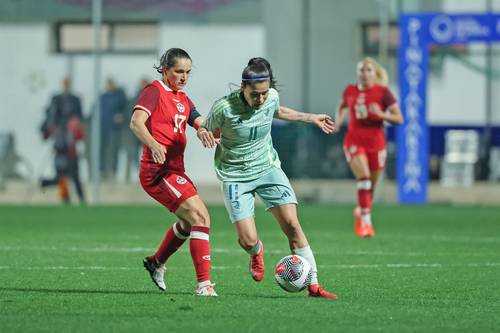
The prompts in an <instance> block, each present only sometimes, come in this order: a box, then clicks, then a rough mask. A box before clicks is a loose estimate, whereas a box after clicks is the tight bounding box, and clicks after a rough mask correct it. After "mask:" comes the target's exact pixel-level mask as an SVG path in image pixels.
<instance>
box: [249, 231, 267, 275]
mask: <svg viewBox="0 0 500 333" xmlns="http://www.w3.org/2000/svg"><path fill="white" fill-rule="evenodd" d="M259 244H260V251H259V253H258V254H256V255H253V256H250V264H249V267H248V271H249V272H250V275H251V276H252V279H254V280H255V281H257V282H259V281H262V279H263V278H264V272H265V270H266V268H265V266H264V245H262V242H261V241H260V240H259Z"/></svg>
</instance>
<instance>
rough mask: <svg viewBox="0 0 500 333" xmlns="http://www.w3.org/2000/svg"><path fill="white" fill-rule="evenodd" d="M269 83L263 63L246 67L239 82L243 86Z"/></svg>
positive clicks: (269, 79)
mask: <svg viewBox="0 0 500 333" xmlns="http://www.w3.org/2000/svg"><path fill="white" fill-rule="evenodd" d="M263 81H271V78H270V76H269V70H268V69H267V67H266V66H265V65H264V64H263V63H253V64H251V65H248V66H247V67H245V69H244V70H243V73H241V82H242V85H243V86H246V85H248V84H251V83H254V82H263Z"/></svg>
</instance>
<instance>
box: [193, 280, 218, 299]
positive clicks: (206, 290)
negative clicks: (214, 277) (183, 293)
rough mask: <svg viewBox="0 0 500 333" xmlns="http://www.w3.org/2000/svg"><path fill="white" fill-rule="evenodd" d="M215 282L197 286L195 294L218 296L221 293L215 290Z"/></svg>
mask: <svg viewBox="0 0 500 333" xmlns="http://www.w3.org/2000/svg"><path fill="white" fill-rule="evenodd" d="M214 287H215V283H210V284H207V285H205V286H203V287H197V288H196V289H195V291H194V294H195V295H196V296H214V297H217V296H219V295H217V293H216V292H215V289H214Z"/></svg>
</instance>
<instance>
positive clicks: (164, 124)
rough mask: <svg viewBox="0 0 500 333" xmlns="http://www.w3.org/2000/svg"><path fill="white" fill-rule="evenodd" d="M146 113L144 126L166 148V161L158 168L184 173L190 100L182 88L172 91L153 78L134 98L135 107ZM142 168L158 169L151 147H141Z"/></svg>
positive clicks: (190, 109) (192, 107)
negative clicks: (147, 116)
mask: <svg viewBox="0 0 500 333" xmlns="http://www.w3.org/2000/svg"><path fill="white" fill-rule="evenodd" d="M135 109H140V110H143V111H145V112H147V113H148V114H149V118H148V120H147V121H146V127H147V129H148V130H149V132H150V133H151V135H152V136H153V138H154V139H155V140H156V141H158V142H159V143H160V144H162V145H164V146H165V147H166V148H167V155H166V161H165V163H164V164H163V165H162V166H161V168H160V169H162V170H163V171H168V170H170V171H178V172H184V150H185V149H186V143H187V141H186V123H187V122H188V120H189V116H190V114H191V111H193V110H195V107H194V104H193V102H191V100H190V99H189V97H187V95H186V94H185V93H184V92H182V91H173V90H172V89H170V88H169V87H168V86H167V85H165V83H163V81H161V80H156V81H153V82H152V83H150V84H148V85H147V86H146V87H145V88H144V90H143V91H142V93H141V95H140V96H139V98H138V99H137V103H136V105H135V107H134V110H135ZM141 164H142V166H143V167H148V166H152V167H153V168H155V169H158V165H157V164H156V163H155V162H154V159H153V156H152V154H151V150H150V149H149V147H147V146H146V145H143V147H142V160H141Z"/></svg>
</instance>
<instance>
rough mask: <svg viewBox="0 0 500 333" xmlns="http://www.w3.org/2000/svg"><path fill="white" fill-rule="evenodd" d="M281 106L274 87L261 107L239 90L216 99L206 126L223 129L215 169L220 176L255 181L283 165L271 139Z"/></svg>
mask: <svg viewBox="0 0 500 333" xmlns="http://www.w3.org/2000/svg"><path fill="white" fill-rule="evenodd" d="M279 107H280V102H279V95H278V92H277V91H276V90H275V89H273V88H271V89H269V95H268V97H267V99H266V101H265V102H264V105H263V106H262V107H261V108H260V109H258V110H255V109H252V108H250V107H249V106H248V105H247V104H246V103H245V102H244V100H243V97H242V96H240V92H239V91H235V92H233V93H231V94H230V95H228V96H225V97H223V98H221V99H219V100H217V101H216V102H215V103H214V105H213V106H212V109H211V110H210V113H209V114H208V116H207V118H206V119H205V121H204V123H203V125H202V126H203V127H205V128H206V129H208V130H209V131H215V130H216V129H217V128H219V129H220V130H221V138H220V143H219V144H218V145H217V149H216V150H215V172H216V174H217V177H218V178H219V179H220V180H222V181H251V180H255V179H257V178H259V177H261V176H263V175H265V174H266V173H268V172H269V171H271V169H272V168H273V167H278V168H280V167H281V162H280V160H279V157H278V153H276V150H274V147H273V141H272V139H271V124H272V121H273V118H274V115H275V113H276V112H278V110H279Z"/></svg>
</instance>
